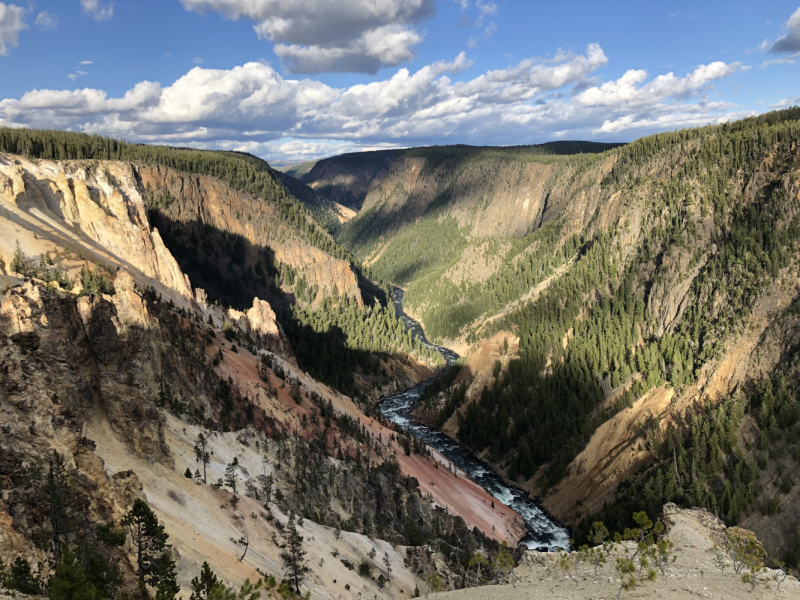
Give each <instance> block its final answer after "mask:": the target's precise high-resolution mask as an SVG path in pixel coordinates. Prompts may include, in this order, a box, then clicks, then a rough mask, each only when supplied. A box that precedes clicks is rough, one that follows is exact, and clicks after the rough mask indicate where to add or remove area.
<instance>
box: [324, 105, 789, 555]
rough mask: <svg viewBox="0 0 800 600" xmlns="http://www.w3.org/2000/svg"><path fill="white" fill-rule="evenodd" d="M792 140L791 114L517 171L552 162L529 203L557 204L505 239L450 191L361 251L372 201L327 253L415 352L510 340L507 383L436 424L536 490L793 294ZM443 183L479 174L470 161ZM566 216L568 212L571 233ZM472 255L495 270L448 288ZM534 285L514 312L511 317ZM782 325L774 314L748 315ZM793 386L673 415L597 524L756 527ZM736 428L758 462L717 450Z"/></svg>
mask: <svg viewBox="0 0 800 600" xmlns="http://www.w3.org/2000/svg"><path fill="white" fill-rule="evenodd" d="M799 142H800V109H798V108H793V109H786V110H782V111H776V112H773V113H769V114H766V115H762V116H759V117H753V118H749V119H744V120H742V121H736V122H732V123H726V124H722V125H714V126H708V127H702V128H696V129H688V130H681V131H676V132H670V133H662V134H657V135H653V136H649V137H646V138H642V139H640V140H637V141H635V142H633V143H630V144H627V145H625V146H623V147H620V148H616V149H613V150H610V151H606V152H604V153H602V154H595V155H579V156H576V157H570V156H567V157H559V156H552V157H543V156H540V157H536V156H531V157H528V158H527V160H532V161H540V162H541V163H542V164H545V163H548V162H550V163H554V164H558V165H559V168H560V170H559V171H558V173H557V174H556V175H554V176H552V177H551V179H550V180H549V181H548V183H547V186H549V187H547V188H546V189H547V191H548V192H549V194H548V196H547V197H548V198H555V199H556V201H559V202H561V204H560V208H559V211H560V212H552V213H550V214H549V216H547V218H546V219H544V218H543V219H542V220H541V221H540V222H539V223H535V224H534V226H533V227H532V228H531V229H530V230H528V231H527V232H526V233H525V234H524V235H522V236H518V237H513V236H512V237H505V238H504V237H502V236H497V235H491V236H488V237H486V238H478V237H477V235H478V234H476V233H475V230H474V229H472V230H470V229H469V227H466V226H465V225H464V222H465V220H464V218H460V217H459V214H458V211H459V202H463V200H462V199H460V198H458V197H455V196H454V195H453V194H454V189H455V188H450V189H448V190H447V191H446V192H445V193H443V194H441V195H440V196H439V197H437V198H436V199H435V200H434V201H433V202H431V203H430V204H429V205H428V209H427V212H424V214H423V215H422V216H421V217H418V218H417V220H416V221H415V222H414V223H412V224H408V225H406V226H405V227H399V226H397V223H396V222H393V221H389V222H385V223H379V224H378V225H377V229H376V231H377V234H376V235H373V236H370V235H369V232H370V231H371V229H370V228H371V227H372V224H373V223H374V222H375V221H379V220H380V218H381V216H382V214H385V213H381V210H383V209H381V206H382V205H381V204H380V203H378V204H376V205H373V206H371V207H369V209H366V210H365V212H363V213H362V215H359V217H358V218H357V219H356V221H355V222H352V223H351V224H348V225H347V226H346V227H345V228H344V229H343V230H342V231H341V232H340V233H339V239H340V240H341V241H342V242H343V243H344V244H345V246H347V247H348V248H350V249H352V251H353V252H354V254H355V255H356V256H358V257H361V258H364V259H365V260H369V261H371V262H370V266H371V269H372V270H373V272H375V273H378V274H379V275H380V276H381V277H382V278H384V279H386V280H390V281H392V282H394V283H398V284H404V285H405V286H406V289H407V293H406V297H405V298H406V302H407V304H408V305H409V306H410V307H411V308H412V309H413V310H414V312H415V314H417V315H419V316H420V317H421V320H422V321H423V323H424V325H425V329H426V333H428V335H429V337H431V339H439V340H445V341H446V340H448V339H450V340H454V339H460V340H462V341H463V342H466V343H474V342H475V341H477V340H478V339H479V338H483V337H488V336H490V335H493V334H494V333H496V332H499V331H511V332H513V333H514V334H515V335H517V336H519V338H520V352H519V357H518V358H516V359H514V360H512V361H511V362H510V364H509V367H508V373H507V374H499V372H498V373H497V375H498V376H497V377H495V378H493V379H492V380H490V384H489V387H487V388H485V389H484V390H483V393H482V394H479V395H478V397H477V399H476V400H475V401H473V402H470V403H468V404H467V405H466V406H465V405H463V403H464V401H465V396H464V388H463V386H455V387H453V388H452V389H450V390H449V391H445V392H444V396H443V400H442V404H441V406H443V409H442V410H443V414H442V415H441V416H440V418H439V419H437V420H435V422H436V423H437V424H439V425H440V426H441V425H442V424H443V423H444V421H445V420H446V419H447V418H448V417H449V416H450V415H451V414H453V413H455V412H456V411H457V413H456V414H457V420H458V434H457V435H458V437H459V439H460V441H462V442H463V443H465V444H467V445H468V446H469V447H470V448H472V449H473V450H474V451H475V452H477V453H485V454H482V455H485V456H487V458H488V459H489V460H490V462H492V463H493V464H495V465H497V466H499V467H500V468H502V469H504V472H505V473H506V474H507V476H508V477H509V478H510V479H513V480H517V481H524V480H532V481H535V484H536V486H537V489H539V490H541V491H543V492H544V493H545V494H546V493H547V492H548V490H549V489H550V488H551V487H552V486H554V485H556V484H557V483H558V482H559V481H561V480H562V478H563V477H564V476H565V475H567V474H568V473H569V466H570V464H571V462H572V460H573V459H574V458H575V457H576V456H577V454H578V453H579V452H581V451H582V450H583V449H584V448H585V447H586V444H587V442H588V441H589V439H590V438H591V436H592V434H593V433H594V432H595V431H596V430H597V428H598V427H599V426H600V425H601V424H602V423H604V422H606V421H608V420H609V419H610V418H611V417H613V416H614V415H615V414H617V413H618V412H620V411H621V410H624V409H625V408H627V407H629V406H631V405H632V404H633V403H634V402H636V401H637V400H639V399H640V398H643V397H646V396H647V394H648V393H649V392H650V391H651V390H654V389H655V388H659V387H663V386H666V388H671V389H673V390H674V391H675V393H676V397H681V395H682V394H684V393H689V391H690V389H691V386H693V385H694V384H695V383H696V382H697V381H698V378H699V377H700V376H701V371H702V369H703V368H704V367H709V366H711V367H713V365H715V364H717V362H718V361H719V360H720V359H721V358H722V357H723V356H724V353H725V352H726V351H727V349H728V344H729V343H730V342H731V340H732V339H734V338H736V336H742V335H745V334H746V333H747V332H748V331H750V330H751V329H752V327H754V326H755V323H753V322H751V320H750V315H751V313H752V311H753V310H755V309H756V308H757V302H758V301H759V299H760V298H762V297H763V295H764V294H765V293H766V292H767V290H768V289H773V290H774V289H785V286H786V285H794V284H787V283H786V280H787V275H789V274H792V273H794V272H795V271H796V268H797V252H798V249H799V248H798V241H800V170H798V168H799V167H800V147H799V146H800V144H799ZM426 150H427V149H420V150H418V153H419V155H420V156H423V157H425V158H426V165H425V167H423V171H425V172H430V171H431V170H435V169H436V168H438V167H439V166H440V165H441V164H443V160H442V157H441V156H439V157H437V156H432V160H431V163H430V165H431V166H430V167H429V165H428V163H427V160H428V158H427V157H428V155H427V154H426ZM454 168H456V169H462V170H469V169H472V170H473V171H475V172H478V173H479V172H480V171H479V169H480V159H477V158H475V157H474V156H473V157H472V161H469V160H466V161H463V162H459V163H457V164H456V165H455V167H454ZM490 176H491V175H490V174H489V177H490ZM420 177H421V178H422V175H421V176H420ZM422 181H424V182H428V181H433V179H422ZM479 181H480V179H479ZM424 185H425V183H423V184H418V188H419V189H424ZM409 193H410V192H408V190H404V191H403V193H402V194H400V193H398V195H397V196H396V197H398V198H403V197H406V195H407V194H409ZM404 194H405V195H404ZM411 197H412V198H413V197H414V196H413V193H411ZM586 198H589V199H590V200H591V199H595V203H594V204H592V203H591V202H590V201H588V202H587V201H586ZM486 202H487V203H490V202H491V199H490V198H487V199H486ZM580 202H584V203H585V204H583V205H581V206H586V208H581V209H580V210H584V211H586V213H585V216H581V217H580V218H581V219H583V222H582V224H580V225H577V226H576V219H577V218H578V217H576V214H580V210H579V209H576V208H575V204H576V203H580ZM546 210H547V209H545V211H546ZM392 214H393V215H395V214H396V213H392ZM544 214H545V215H546V213H544ZM392 218H397V217H394V216H393V217H392ZM361 219H363V222H362V223H361V224H359V223H358V222H357V221H358V220H361ZM459 219H460V220H459ZM479 244H482V245H479ZM444 247H448V248H449V249H450V251H449V252H443V249H444ZM475 248H479V249H480V250H481V251H482V252H484V256H485V257H490V256H492V257H499V261H496V262H495V264H494V266H490V267H486V266H485V265H484V266H483V267H482V268H488V269H489V270H490V271H491V273H490V274H489V275H488V276H484V277H481V278H479V279H478V280H472V281H470V279H469V278H468V277H467V278H463V277H462V278H461V280H460V281H459V280H458V278H456V277H454V276H452V273H454V272H456V271H455V267H454V266H458V265H459V264H460V261H461V262H462V263H464V264H466V265H469V264H478V265H479V266H480V265H481V263H480V262H477V263H476V262H475V261H474V259H473V258H469V252H473V254H474V249H475ZM469 260H472V261H473V262H472V263H470V262H469ZM486 262H487V263H488V259H487V261H486ZM463 269H466V270H468V266H467V267H463ZM463 269H462V270H463ZM537 286H540V287H539V288H537ZM776 286H778V287H777V288H776ZM534 288H537V295H535V296H534V299H533V300H532V301H529V302H521V303H520V304H521V305H520V306H516V307H514V305H513V304H512V303H513V302H515V301H517V300H518V299H520V298H521V297H522V296H523V295H524V294H526V293H527V292H529V291H532V290H533V289H534ZM790 289H791V288H790ZM507 306H510V307H511V310H509V311H507V313H505V314H503V315H502V316H501V317H499V318H496V319H487V317H491V316H492V315H494V314H496V313H499V312H500V311H501V310H503V309H504V308H505V307H507ZM784 311H787V308H786V306H785V305H781V307H780V308H779V309H778V311H777V312H770V313H769V314H768V315H766V318H767V319H774V318H775V316H776V315H778V314H781V313H783V312H784ZM783 352H784V353H786V352H789V350H788V349H784V350H783ZM781 360H783V361H785V360H787V359H786V358H783V359H781ZM776 373H777V372H776ZM792 373H793V372H792ZM795 380H796V374H794V373H793V374H791V375H789V374H788V372H786V371H784V372H783V374H780V375H779V374H774V375H769V376H767V377H766V378H759V379H758V380H755V379H752V380H747V381H748V382H749V383H744V384H742V386H740V392H738V393H737V395H736V396H735V397H734V398H729V399H725V400H724V401H722V402H721V403H720V404H718V405H717V404H713V405H711V404H709V405H704V404H700V405H699V406H698V407H697V408H696V410H695V411H694V413H691V414H686V415H683V416H679V417H676V419H677V420H676V423H675V424H673V425H671V426H670V427H671V429H669V433H668V434H667V435H666V437H664V436H662V437H660V438H659V439H658V441H657V442H655V441H654V442H653V443H652V446H651V447H649V448H648V450H649V451H650V453H651V461H650V462H651V463H652V464H654V466H653V467H648V469H647V470H645V471H643V472H642V474H640V475H637V477H636V478H635V480H631V482H630V483H628V484H625V486H626V487H621V488H620V491H619V494H618V501H617V503H616V504H614V505H611V506H609V508H608V509H607V511H605V512H603V513H602V514H601V515H600V516H601V517H602V518H604V519H605V520H607V521H609V522H611V523H613V524H614V525H615V526H616V525H618V524H619V523H622V522H623V521H624V520H625V519H627V518H629V515H630V514H631V510H632V509H635V510H640V509H646V510H648V511H649V512H651V513H653V512H654V511H657V510H658V508H659V507H660V506H661V505H662V504H663V503H664V502H667V501H675V502H678V503H679V504H681V505H684V506H692V505H702V506H706V507H708V508H709V509H710V510H712V511H714V512H716V513H718V514H720V515H721V516H723V518H725V519H726V521H727V522H729V523H737V522H740V521H741V519H743V518H744V517H745V515H749V514H753V512H754V511H756V512H758V511H761V512H763V513H764V514H768V513H769V512H770V511H775V510H776V509H775V505H776V503H777V505H779V504H780V502H779V501H778V500H774V499H773V498H767V499H766V500H765V499H764V498H762V497H761V496H760V492H759V489H758V484H757V481H756V480H757V471H759V470H763V466H764V465H765V464H767V463H768V462H770V461H772V460H773V459H774V456H775V455H776V453H780V452H783V453H788V454H789V455H795V454H796V453H797V442H798V433H797V431H796V429H795V424H796V423H797V419H798V412H800V409H799V408H798V406H799V405H798V399H797V396H796V391H795V390H796V389H797V385H796V383H788V384H787V383H786V382H787V381H790V382H791V381H795ZM765 390H766V391H765ZM612 391H613V394H612ZM772 397H775V398H779V400H776V401H775V402H774V403H773V402H772V400H769V399H770V398H772ZM765 398H766V399H767V400H765ZM764 406H767V407H770V408H767V409H765V408H763V407H764ZM748 419H750V420H748ZM746 422H747V423H750V422H755V426H756V427H757V430H758V431H759V432H761V433H760V434H759V435H760V437H759V438H758V440H759V441H757V442H755V443H756V444H760V454H757V455H754V454H752V452H749V451H748V450H747V449H745V448H743V447H740V446H741V444H739V443H738V442H736V440H734V437H735V435H736V433H737V432H738V431H739V428H740V427H744V423H746ZM651 426H653V425H652V424H651ZM698 432H699V433H698ZM698 436H699V437H698ZM775 440H777V441H775ZM775 444H777V447H780V448H782V450H780V451H776V450H775V447H776V446H775ZM673 455H674V456H673ZM797 456H800V454H797ZM759 461H761V462H760V463H759ZM675 464H677V470H675V467H674V465H675ZM786 468H789V467H786ZM794 469H795V471H796V470H797V467H796V465H795V467H794ZM678 478H679V479H680V482H678V480H677V479H678ZM792 481H793V480H792V479H791V478H790V479H787V480H786V483H785V487H786V488H787V489H791V487H792V485H793V483H792ZM640 499H644V500H641V501H640ZM770 502H772V505H770ZM770 506H772V508H770ZM577 514H578V515H580V510H578V511H577ZM592 518H593V517H591V516H589V517H586V521H585V522H584V525H583V526H584V527H588V525H589V524H590V523H591V519H592ZM793 552H794V554H791V555H790V558H792V557H795V558H793V559H792V560H794V561H796V554H797V550H794V551H793Z"/></svg>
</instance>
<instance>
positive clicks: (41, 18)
mask: <svg viewBox="0 0 800 600" xmlns="http://www.w3.org/2000/svg"><path fill="white" fill-rule="evenodd" d="M35 25H36V26H37V27H38V28H39V29H41V30H42V31H48V30H51V29H57V28H58V17H57V16H56V15H53V14H50V13H49V12H47V11H46V10H43V11H42V12H40V13H39V14H38V15H37V16H36V23H35Z"/></svg>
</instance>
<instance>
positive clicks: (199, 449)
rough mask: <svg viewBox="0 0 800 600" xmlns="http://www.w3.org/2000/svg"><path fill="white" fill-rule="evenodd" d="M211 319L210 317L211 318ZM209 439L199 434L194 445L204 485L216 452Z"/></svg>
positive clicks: (196, 460)
mask: <svg viewBox="0 0 800 600" xmlns="http://www.w3.org/2000/svg"><path fill="white" fill-rule="evenodd" d="M209 318H210V317H209ZM207 444H208V438H207V437H206V436H204V435H203V433H202V432H201V433H198V434H197V442H196V443H195V445H194V456H195V462H199V463H203V483H208V480H207V478H206V465H208V463H210V462H211V455H212V454H214V451H213V450H211V451H209V450H207V448H206V446H207Z"/></svg>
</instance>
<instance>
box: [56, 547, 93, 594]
mask: <svg viewBox="0 0 800 600" xmlns="http://www.w3.org/2000/svg"><path fill="white" fill-rule="evenodd" d="M47 596H48V598H50V600H95V598H97V597H98V593H97V589H96V588H95V587H94V585H92V583H91V582H90V581H89V579H88V578H87V576H86V573H85V572H84V570H83V567H82V566H81V564H80V563H79V562H78V561H77V560H76V557H75V553H74V552H73V551H71V550H70V549H69V548H67V547H65V548H64V551H63V552H62V553H61V560H60V561H59V564H58V567H57V568H56V572H55V575H54V576H53V577H52V578H51V579H50V583H49V586H48V591H47Z"/></svg>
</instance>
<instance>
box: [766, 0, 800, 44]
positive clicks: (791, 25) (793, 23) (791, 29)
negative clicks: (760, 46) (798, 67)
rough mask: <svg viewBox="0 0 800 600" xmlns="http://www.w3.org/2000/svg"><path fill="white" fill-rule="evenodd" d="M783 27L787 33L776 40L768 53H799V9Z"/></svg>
mask: <svg viewBox="0 0 800 600" xmlns="http://www.w3.org/2000/svg"><path fill="white" fill-rule="evenodd" d="M783 27H784V29H786V31H787V32H788V33H787V34H786V35H784V36H783V37H780V38H778V40H777V41H776V42H775V43H774V44H772V47H771V48H770V49H769V51H770V52H772V53H775V54H797V53H800V8H798V9H797V10H796V11H794V14H792V16H791V17H789V20H788V21H786V24H785V25H784V26H783Z"/></svg>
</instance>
